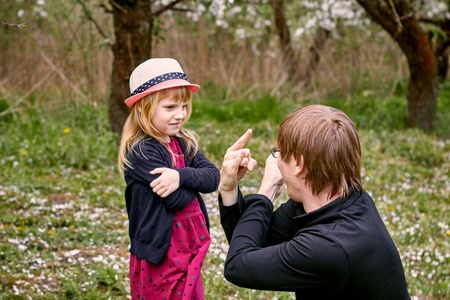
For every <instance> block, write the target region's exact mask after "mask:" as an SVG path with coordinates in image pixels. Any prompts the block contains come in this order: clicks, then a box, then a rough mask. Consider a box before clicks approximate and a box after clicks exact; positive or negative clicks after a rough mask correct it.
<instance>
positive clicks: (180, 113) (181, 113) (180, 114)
mask: <svg viewBox="0 0 450 300" xmlns="http://www.w3.org/2000/svg"><path fill="white" fill-rule="evenodd" d="M185 117H186V113H185V112H184V111H182V110H180V111H178V112H177V113H176V114H175V119H184V118H185Z"/></svg>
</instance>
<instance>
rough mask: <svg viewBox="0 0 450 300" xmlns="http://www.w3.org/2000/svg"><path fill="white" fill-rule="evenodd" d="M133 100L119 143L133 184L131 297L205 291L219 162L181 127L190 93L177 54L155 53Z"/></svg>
mask: <svg viewBox="0 0 450 300" xmlns="http://www.w3.org/2000/svg"><path fill="white" fill-rule="evenodd" d="M130 89H131V92H132V94H131V96H130V97H129V98H128V99H127V100H126V101H125V103H126V104H127V105H128V106H129V107H130V108H131V112H130V115H129V116H128V119H127V120H126V122H125V125H124V128H123V133H122V141H121V143H120V149H119V159H118V162H119V168H120V170H121V171H122V172H123V173H124V177H125V181H126V184H127V187H126V190H125V200H126V206H127V213H128V218H129V222H130V224H129V235H130V241H131V246H130V252H131V254H130V287H131V297H132V299H140V300H145V299H146V300H152V299H203V298H204V294H203V285H202V277H201V273H200V272H201V267H202V263H203V260H204V258H205V255H206V252H207V250H208V247H209V244H210V242H211V239H210V236H209V219H208V215H207V212H206V207H205V203H204V202H203V200H202V197H201V196H200V194H199V193H200V192H201V193H210V192H213V191H215V190H216V189H217V186H218V184H219V179H220V178H219V177H220V174H219V170H218V169H217V168H216V167H215V166H214V165H213V164H212V163H211V162H210V161H209V160H208V159H207V158H206V157H205V156H204V155H203V154H202V153H201V152H200V151H199V150H198V145H197V141H196V139H195V137H194V135H193V133H191V132H190V131H188V130H186V129H184V128H183V125H184V124H185V123H186V122H187V121H188V119H189V117H190V114H191V111H192V103H191V98H192V93H194V92H196V91H197V90H198V89H199V86H198V85H195V84H191V83H189V81H188V79H187V77H186V75H185V74H184V72H183V70H182V69H181V67H180V65H179V64H178V62H177V61H176V60H174V59H169V58H157V59H150V60H147V61H145V62H144V63H142V64H140V65H139V66H138V67H137V68H136V69H135V70H134V71H133V73H132V74H131V76H130Z"/></svg>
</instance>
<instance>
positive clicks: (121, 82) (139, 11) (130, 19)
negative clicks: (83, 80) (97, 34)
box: [109, 0, 153, 134]
mask: <svg viewBox="0 0 450 300" xmlns="http://www.w3.org/2000/svg"><path fill="white" fill-rule="evenodd" d="M110 2H111V5H112V7H113V17H114V36H115V43H114V46H113V53H114V61H113V69H112V78H111V94H110V99H109V119H110V124H111V130H112V131H114V132H117V133H119V134H120V133H121V132H122V128H123V124H124V122H125V120H126V118H127V117H128V114H129V109H128V107H127V106H126V105H125V103H124V101H125V99H126V98H128V97H129V95H130V88H129V78H130V75H131V72H132V71H133V70H134V69H135V68H136V67H137V66H138V65H139V64H140V63H142V62H143V61H145V60H147V59H149V58H150V57H151V45H152V25H153V16H152V14H151V8H150V3H149V1H139V0H135V1H127V0H110Z"/></svg>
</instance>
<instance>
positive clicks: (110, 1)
mask: <svg viewBox="0 0 450 300" xmlns="http://www.w3.org/2000/svg"><path fill="white" fill-rule="evenodd" d="M109 3H111V5H112V6H114V7H115V8H116V9H117V10H120V11H121V12H123V13H124V14H126V13H127V10H126V9H125V8H123V7H122V6H120V5H119V3H117V2H116V1H114V0H109Z"/></svg>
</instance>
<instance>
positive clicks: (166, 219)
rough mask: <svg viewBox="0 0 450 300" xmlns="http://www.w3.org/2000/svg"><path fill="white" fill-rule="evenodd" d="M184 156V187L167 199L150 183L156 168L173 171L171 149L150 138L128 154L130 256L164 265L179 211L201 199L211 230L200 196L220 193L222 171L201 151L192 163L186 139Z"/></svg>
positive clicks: (204, 211)
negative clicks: (187, 152)
mask: <svg viewBox="0 0 450 300" xmlns="http://www.w3.org/2000/svg"><path fill="white" fill-rule="evenodd" d="M178 141H179V142H180V146H181V149H182V151H183V153H184V161H185V165H186V167H185V168H179V169H175V170H177V171H178V172H179V173H180V187H179V188H178V189H177V190H176V191H174V192H173V193H172V194H171V195H169V196H168V197H166V198H161V197H160V196H158V195H157V194H156V193H154V192H153V190H152V188H151V187H150V183H151V182H152V181H153V180H155V179H156V178H158V177H159V176H160V174H156V175H151V174H150V171H152V170H153V169H155V168H163V167H165V168H172V169H173V166H172V159H171V157H170V153H169V151H168V150H167V148H166V147H165V146H164V145H162V144H161V143H160V142H158V141H157V140H155V139H151V138H148V139H146V140H143V141H142V142H140V143H139V144H138V145H136V146H135V147H134V148H133V150H132V151H130V152H129V153H127V155H128V159H129V160H130V162H131V165H132V168H126V169H125V171H124V176H125V181H126V184H127V187H126V190H125V201H126V206H127V213H128V219H129V235H130V242H131V246H130V252H131V253H133V254H135V255H136V256H137V257H139V258H142V259H144V260H146V261H148V262H151V263H154V264H161V262H162V260H163V259H164V257H165V255H166V253H167V250H168V249H169V245H170V238H171V236H172V223H173V220H174V219H175V211H177V210H181V209H183V208H185V207H186V206H187V205H189V204H190V203H191V202H192V200H194V198H195V197H197V199H198V201H199V203H200V207H201V209H202V212H203V214H204V215H205V219H206V223H207V226H208V229H209V219H208V213H207V211H206V206H205V203H204V202H203V199H202V197H201V196H200V193H210V192H213V191H215V190H216V189H217V187H218V185H219V181H220V173H219V170H218V169H217V168H216V167H215V166H214V165H213V164H212V163H211V162H210V161H209V160H208V159H207V158H206V157H205V156H204V155H203V153H201V152H200V151H198V152H197V153H196V155H195V156H194V157H193V158H192V159H190V158H189V155H187V154H186V153H185V152H186V146H185V143H184V141H183V140H182V139H178Z"/></svg>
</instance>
